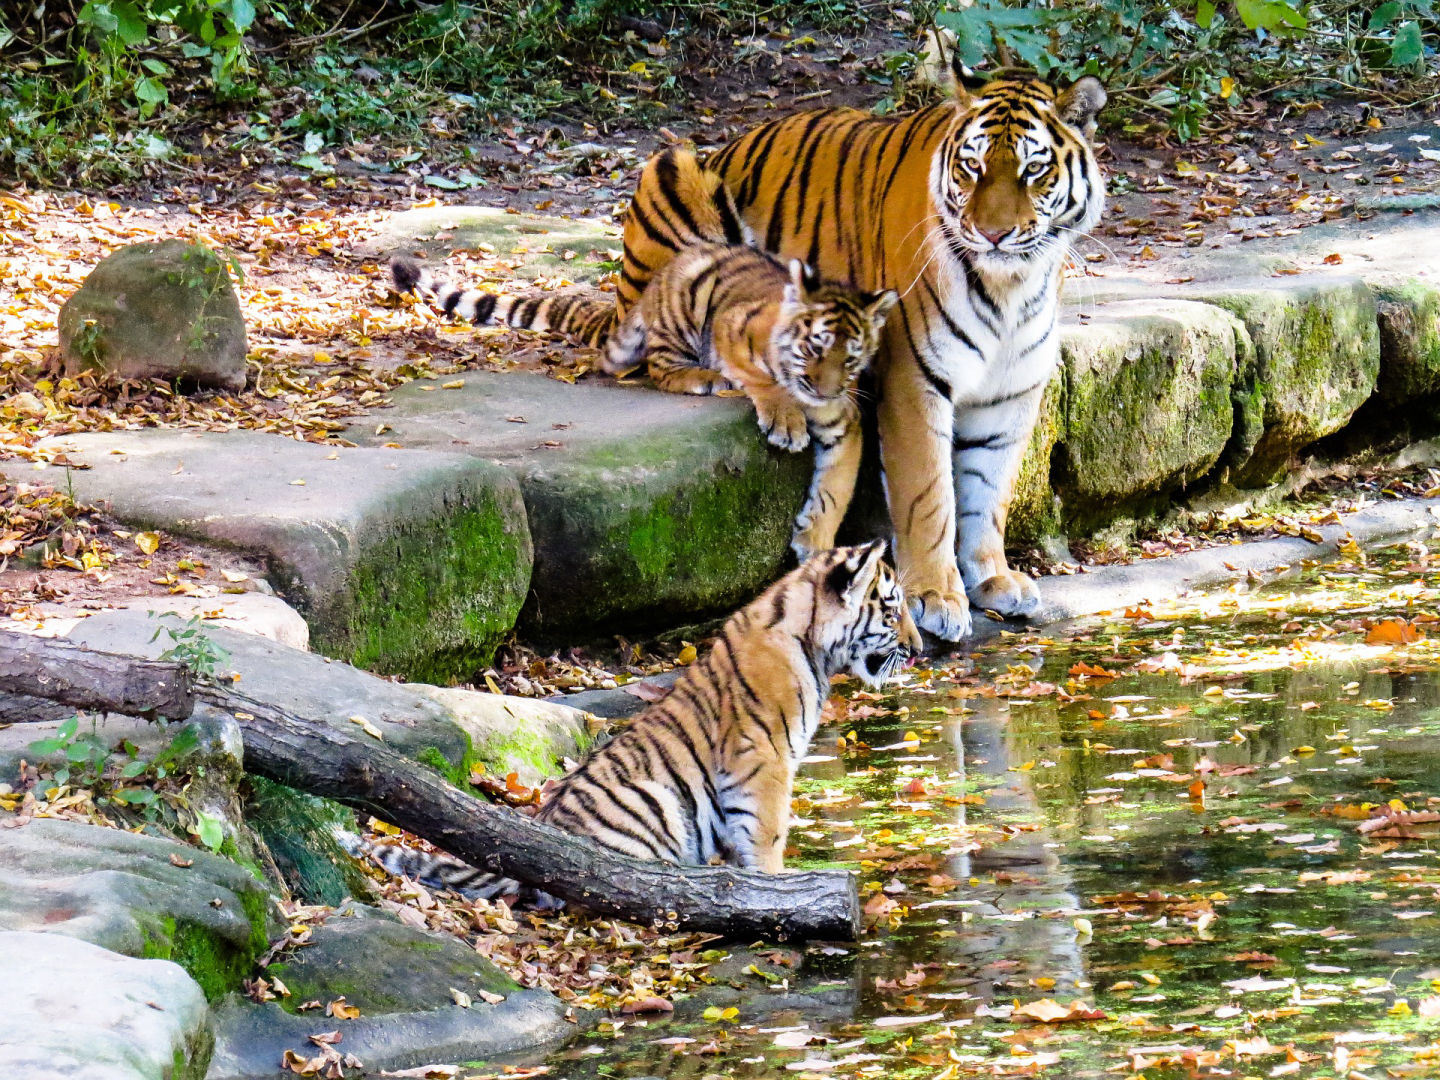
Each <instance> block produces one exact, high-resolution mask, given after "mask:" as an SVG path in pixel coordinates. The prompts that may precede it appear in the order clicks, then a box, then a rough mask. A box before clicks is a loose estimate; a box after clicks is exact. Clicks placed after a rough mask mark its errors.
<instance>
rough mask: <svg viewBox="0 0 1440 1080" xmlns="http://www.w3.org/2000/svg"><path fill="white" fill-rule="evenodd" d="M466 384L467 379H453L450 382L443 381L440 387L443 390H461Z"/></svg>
mask: <svg viewBox="0 0 1440 1080" xmlns="http://www.w3.org/2000/svg"><path fill="white" fill-rule="evenodd" d="M464 385H465V380H464V379H452V380H451V381H450V382H447V383H441V384H440V389H442V390H459V389H461V388H462V387H463V386H464Z"/></svg>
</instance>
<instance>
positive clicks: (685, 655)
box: [675, 644, 697, 664]
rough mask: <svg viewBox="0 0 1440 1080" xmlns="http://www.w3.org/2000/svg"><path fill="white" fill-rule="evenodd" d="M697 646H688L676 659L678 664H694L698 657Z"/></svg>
mask: <svg viewBox="0 0 1440 1080" xmlns="http://www.w3.org/2000/svg"><path fill="white" fill-rule="evenodd" d="M696 655H697V654H696V652H695V646H694V645H689V644H687V645H686V646H685V647H684V648H683V649H681V650H680V652H679V653H678V654H677V655H676V657H675V663H677V664H693V663H694V662H695V657H696Z"/></svg>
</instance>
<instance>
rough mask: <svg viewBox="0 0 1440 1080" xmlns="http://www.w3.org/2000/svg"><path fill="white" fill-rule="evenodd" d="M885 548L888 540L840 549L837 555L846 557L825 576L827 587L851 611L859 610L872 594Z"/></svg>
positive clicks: (837, 550)
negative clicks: (871, 587)
mask: <svg viewBox="0 0 1440 1080" xmlns="http://www.w3.org/2000/svg"><path fill="white" fill-rule="evenodd" d="M885 548H886V543H885V541H884V540H873V541H871V542H870V543H868V544H860V545H858V546H856V547H849V548H837V549H836V552H835V553H836V555H843V556H844V557H843V558H842V559H840V561H839V562H837V563H836V564H835V565H834V566H832V567H831V568H830V572H829V573H828V574H827V575H826V576H825V585H826V587H827V588H828V589H829V590H830V591H831V592H833V593H834V594H835V595H836V596H837V597H839V599H840V602H841V603H843V604H844V605H845V606H846V607H847V608H849V609H850V610H852V611H854V610H857V609H858V608H859V607H860V605H861V603H863V602H864V600H865V597H866V596H868V595H869V594H870V586H871V584H873V583H874V581H875V574H876V573H877V571H878V568H879V566H880V560H881V559H883V558H884V557H885Z"/></svg>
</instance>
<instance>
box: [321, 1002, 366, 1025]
mask: <svg viewBox="0 0 1440 1080" xmlns="http://www.w3.org/2000/svg"><path fill="white" fill-rule="evenodd" d="M325 1015H326V1016H333V1017H334V1018H335V1019H336V1020H357V1019H359V1017H360V1007H359V1006H358V1005H351V1004H350V1003H349V1002H347V1001H346V1000H345V999H344V998H343V997H338V998H336V999H335V1000H334V1001H332V1002H330V1004H329V1005H327V1006H325Z"/></svg>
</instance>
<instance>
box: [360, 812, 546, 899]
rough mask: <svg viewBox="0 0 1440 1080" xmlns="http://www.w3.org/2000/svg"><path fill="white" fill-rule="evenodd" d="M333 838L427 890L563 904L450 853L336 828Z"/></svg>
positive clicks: (363, 860)
mask: <svg viewBox="0 0 1440 1080" xmlns="http://www.w3.org/2000/svg"><path fill="white" fill-rule="evenodd" d="M335 838H336V840H337V841H338V842H339V844H340V846H341V847H342V848H344V850H345V851H346V852H347V853H349V854H350V855H351V856H353V857H354V858H356V859H359V860H360V861H361V862H370V863H373V864H374V865H376V866H378V867H380V869H382V870H384V871H385V872H386V873H387V874H390V875H391V876H392V877H404V878H409V879H410V880H411V881H418V882H419V883H420V884H421V885H423V886H425V888H427V889H434V890H436V891H440V890H444V889H450V890H452V891H453V892H457V893H459V894H460V895H461V896H463V897H465V898H467V899H469V900H505V901H506V902H508V903H509V904H510V905H511V906H512V907H525V908H533V909H536V910H541V911H543V910H547V909H555V908H562V907H564V906H565V905H564V902H563V901H561V900H557V899H556V898H555V897H553V896H551V895H550V894H549V893H547V892H542V891H540V890H539V889H536V888H534V887H533V886H530V885H522V884H521V883H520V882H518V881H515V880H513V879H511V878H507V877H504V876H503V875H501V874H492V873H490V872H489V871H487V870H477V869H476V868H475V867H473V866H471V865H470V864H469V863H467V862H464V861H463V860H460V859H457V858H455V857H454V856H453V855H445V854H442V853H431V852H428V851H417V850H415V849H414V848H408V847H403V846H401V845H399V844H375V843H372V842H370V841H368V840H366V839H364V838H363V837H360V836H357V835H355V834H354V833H352V832H348V831H343V830H341V831H337V832H336V834H335Z"/></svg>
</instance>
